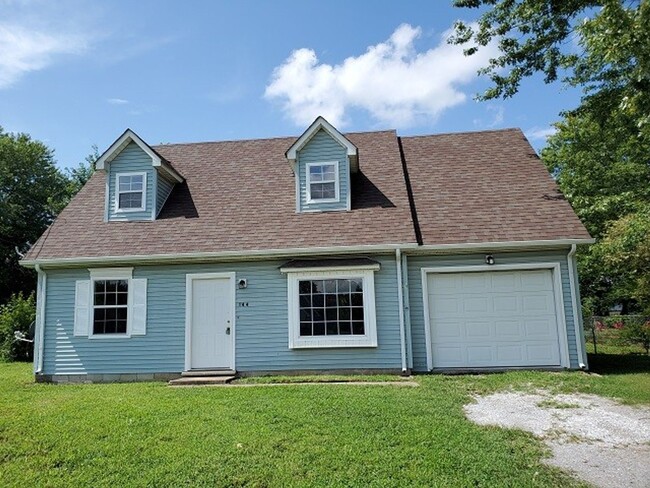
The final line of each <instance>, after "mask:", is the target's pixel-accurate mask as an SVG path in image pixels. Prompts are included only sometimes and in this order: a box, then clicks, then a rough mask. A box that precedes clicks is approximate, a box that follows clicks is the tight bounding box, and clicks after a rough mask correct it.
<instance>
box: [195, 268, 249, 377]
mask: <svg viewBox="0 0 650 488" xmlns="http://www.w3.org/2000/svg"><path fill="white" fill-rule="evenodd" d="M209 279H228V281H229V282H230V293H231V294H232V300H231V301H230V317H231V318H230V334H231V337H232V339H231V341H232V351H231V366H230V369H231V370H233V371H236V368H237V359H236V354H235V353H236V351H237V348H236V347H235V345H236V333H237V332H236V321H237V313H236V312H237V310H236V307H235V305H236V300H237V293H236V290H235V283H236V281H235V279H236V273H235V272H234V271H228V272H223V273H187V274H186V275H185V371H189V370H190V369H191V368H192V283H193V282H194V280H209Z"/></svg>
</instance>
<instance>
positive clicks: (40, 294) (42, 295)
mask: <svg viewBox="0 0 650 488" xmlns="http://www.w3.org/2000/svg"><path fill="white" fill-rule="evenodd" d="M36 272H37V273H38V281H37V283H38V287H37V291H36V329H37V330H36V331H35V334H34V336H35V337H37V338H38V339H37V340H38V345H37V347H36V353H37V354H38V357H37V358H34V359H35V361H34V366H35V367H34V373H42V372H43V353H44V351H45V343H44V341H45V311H46V310H47V309H46V307H45V305H46V303H45V302H46V299H47V273H45V271H43V270H42V269H41V267H40V266H36Z"/></svg>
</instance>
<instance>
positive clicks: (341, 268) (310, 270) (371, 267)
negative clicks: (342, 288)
mask: <svg viewBox="0 0 650 488" xmlns="http://www.w3.org/2000/svg"><path fill="white" fill-rule="evenodd" d="M380 269H381V266H380V265H379V263H377V264H365V265H361V266H340V265H333V266H314V267H311V268H280V273H285V274H295V273H318V272H320V271H379V270H380Z"/></svg>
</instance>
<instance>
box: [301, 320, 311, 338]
mask: <svg viewBox="0 0 650 488" xmlns="http://www.w3.org/2000/svg"><path fill="white" fill-rule="evenodd" d="M300 335H301V336H310V335H312V332H311V322H300Z"/></svg>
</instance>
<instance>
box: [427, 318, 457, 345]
mask: <svg viewBox="0 0 650 488" xmlns="http://www.w3.org/2000/svg"><path fill="white" fill-rule="evenodd" d="M463 328H464V324H463V322H460V321H459V320H447V321H445V322H444V323H441V324H440V327H436V330H435V332H434V333H433V335H434V337H436V338H439V339H442V340H445V339H452V338H457V339H460V338H461V337H463V336H464V334H463V333H462V332H461V331H462V330H463Z"/></svg>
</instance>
